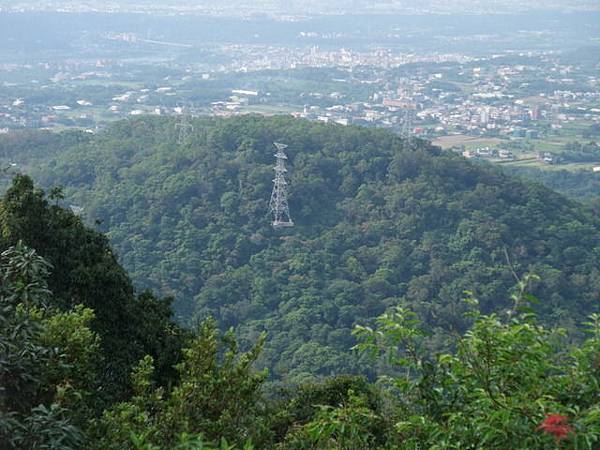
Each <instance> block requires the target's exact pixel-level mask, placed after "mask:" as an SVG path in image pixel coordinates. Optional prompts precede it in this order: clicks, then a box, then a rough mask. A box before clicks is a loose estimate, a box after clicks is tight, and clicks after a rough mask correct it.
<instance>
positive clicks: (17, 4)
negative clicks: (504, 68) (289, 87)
mask: <svg viewBox="0 0 600 450" xmlns="http://www.w3.org/2000/svg"><path fill="white" fill-rule="evenodd" d="M0 8H1V9H2V10H7V9H13V10H14V9H46V10H48V9H50V10H51V9H62V10H72V11H76V10H101V11H102V10H115V9H121V8H127V9H138V10H139V9H143V8H148V9H152V10H160V9H185V10H195V11H198V12H202V11H203V10H230V11H236V12H238V13H244V12H245V11H248V12H261V11H264V12H271V13H272V12H277V13H286V12H290V13H302V12H305V13H320V12H324V13H335V12H340V13H352V12H377V13H385V12H399V11H402V12H415V13H428V12H434V13H464V12H519V11H524V10H537V11H540V10H553V11H557V10H558V11H572V10H582V9H594V10H600V0H68V1H67V0H0Z"/></svg>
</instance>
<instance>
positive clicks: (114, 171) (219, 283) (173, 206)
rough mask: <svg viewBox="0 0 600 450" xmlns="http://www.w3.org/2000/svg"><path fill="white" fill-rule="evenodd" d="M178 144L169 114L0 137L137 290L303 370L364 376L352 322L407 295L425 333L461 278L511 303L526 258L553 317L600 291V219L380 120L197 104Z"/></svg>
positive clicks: (564, 317) (570, 318)
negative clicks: (285, 182)
mask: <svg viewBox="0 0 600 450" xmlns="http://www.w3.org/2000/svg"><path fill="white" fill-rule="evenodd" d="M193 125H194V131H193V133H192V134H191V136H190V137H189V139H188V141H187V142H185V143H184V144H182V145H179V144H177V133H178V130H177V129H176V127H175V121H174V120H173V119H169V118H143V119H136V120H130V121H124V122H119V123H116V124H114V125H112V126H111V127H110V128H108V129H107V130H105V131H103V132H100V133H99V134H97V135H94V136H92V135H87V134H83V133H81V134H77V133H68V134H64V135H61V136H54V135H48V136H43V135H42V136H40V135H24V136H13V137H8V138H3V140H2V141H0V152H1V155H0V156H2V158H3V160H6V161H14V162H15V163H17V164H19V165H21V166H22V167H23V169H24V170H26V171H28V172H29V173H31V174H33V175H34V176H35V178H36V179H37V180H39V182H40V183H41V185H42V186H44V187H46V188H50V187H52V186H64V188H65V189H64V194H65V199H64V200H61V199H60V198H58V197H60V195H59V196H58V197H57V199H56V201H57V202H58V203H59V204H64V205H70V204H73V205H77V206H81V207H84V208H85V209H84V213H83V214H84V219H85V220H86V221H87V222H88V223H89V224H91V225H94V224H96V225H94V226H96V227H97V228H98V229H99V230H100V231H105V232H106V233H107V236H108V237H109V239H110V241H111V243H112V245H113V246H114V248H115V251H116V254H117V256H118V258H119V260H120V261H121V262H122V264H123V265H124V266H125V267H126V268H127V269H128V270H129V271H130V273H131V275H132V277H133V280H134V282H135V283H136V284H137V285H138V286H140V287H149V288H153V289H155V290H156V291H158V292H160V294H161V295H166V296H173V297H174V298H175V302H174V306H175V309H176V314H177V316H178V318H179V319H180V321H182V322H183V323H187V324H192V323H197V322H198V321H200V320H202V319H204V318H206V317H208V316H213V317H215V319H216V320H217V323H218V325H219V326H220V327H222V328H224V329H225V328H228V327H230V326H235V327H237V333H238V335H239V337H240V339H241V343H242V345H243V346H248V345H249V344H250V343H252V342H255V341H256V340H257V338H258V336H260V334H261V333H262V332H263V331H266V332H267V333H268V337H267V341H266V344H265V348H264V351H263V352H262V353H261V356H260V357H259V364H260V365H262V366H266V367H269V368H270V369H271V376H272V378H273V379H275V380H283V381H285V382H288V383H299V382H303V381H310V380H313V379H314V377H315V376H323V375H330V374H335V373H348V372H350V373H366V374H369V375H374V373H375V372H377V371H378V369H377V366H376V365H370V364H363V363H361V360H360V359H359V358H357V357H356V356H355V355H353V354H352V353H351V351H350V348H351V347H352V346H353V345H354V344H355V339H354V337H353V336H352V335H351V331H352V330H353V328H354V326H355V325H356V324H359V323H360V324H368V323H370V321H371V320H372V319H374V318H375V317H377V316H378V315H380V314H382V313H384V312H385V311H386V309H388V308H390V307H392V306H397V305H403V306H405V307H410V308H412V309H413V310H415V311H416V312H417V313H418V315H419V316H420V317H421V318H422V319H423V320H424V321H425V323H427V326H428V328H429V329H430V330H432V331H433V333H431V335H430V336H429V337H428V338H427V340H426V345H427V346H428V347H429V348H443V347H444V346H445V345H446V343H447V342H448V340H447V339H446V337H447V335H448V334H450V333H454V332H460V331H462V330H464V327H465V326H466V324H465V319H464V317H463V312H464V310H465V306H464V303H463V302H462V301H461V299H462V298H463V297H464V295H465V294H464V291H465V290H470V291H472V292H473V295H475V296H476V297H477V298H478V299H479V301H480V304H481V307H482V309H483V311H484V312H489V311H492V310H498V311H501V310H506V308H508V307H509V304H508V303H507V302H506V298H507V295H506V292H507V291H508V290H510V288H511V287H512V286H513V285H514V284H515V274H516V275H518V276H520V275H522V274H524V273H526V272H534V273H536V274H538V275H539V276H540V277H541V281H538V282H535V283H533V285H532V291H533V293H535V294H536V295H537V296H538V297H540V298H542V299H543V300H544V301H543V303H542V304H541V305H535V308H537V309H538V310H539V311H540V313H541V316H542V319H543V320H544V321H546V322H551V323H553V324H557V323H559V324H563V325H565V326H567V327H568V328H574V327H575V324H577V323H578V322H580V321H581V320H582V319H583V318H584V317H585V315H586V314H588V313H590V312H593V311H594V310H596V309H597V305H598V302H599V300H600V269H599V264H598V261H599V257H600V233H599V231H600V230H599V225H600V222H599V221H598V219H596V218H595V217H594V215H592V214H591V213H590V212H587V211H586V210H584V209H583V208H582V207H581V206H580V205H579V204H577V203H575V202H573V201H570V200H567V199H565V198H563V197H562V196H560V195H558V194H556V193H554V192H552V191H550V190H548V189H546V188H544V187H541V186H539V185H534V184H528V183H525V182H522V181H517V180H515V179H512V178H510V177H508V176H506V175H503V174H501V173H500V172H499V171H497V170H495V169H493V168H487V167H478V166H475V165H472V164H471V163H469V162H467V161H465V160H464V159H462V158H461V157H458V156H455V155H451V154H448V153H442V152H441V151H439V150H438V149H436V148H433V147H430V146H428V145H427V144H424V143H419V144H418V145H416V146H415V147H414V148H407V147H406V146H405V144H404V143H403V142H402V140H401V139H399V138H398V137H396V136H394V135H392V134H391V133H388V132H385V131H381V130H370V129H364V128H355V127H348V128H345V127H341V126H330V125H324V124H317V123H309V122H305V121H298V120H293V119H289V118H262V117H255V116H248V117H241V118H235V119H227V120H220V119H208V118H206V119H195V120H194V122H193ZM274 141H280V142H284V143H286V144H288V145H289V148H288V149H287V153H288V157H289V181H290V208H291V214H292V217H293V219H294V221H295V223H296V226H295V227H293V228H291V229H286V230H285V231H281V230H278V231H275V230H273V229H272V228H271V226H270V220H269V217H268V216H267V205H268V200H269V195H270V190H271V187H272V178H273V170H272V164H273V162H274V158H273V150H274V148H273V145H272V144H273V142H274Z"/></svg>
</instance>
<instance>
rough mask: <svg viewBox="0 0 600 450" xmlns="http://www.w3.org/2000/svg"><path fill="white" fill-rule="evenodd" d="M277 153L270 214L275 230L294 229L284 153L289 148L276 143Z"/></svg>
mask: <svg viewBox="0 0 600 450" xmlns="http://www.w3.org/2000/svg"><path fill="white" fill-rule="evenodd" d="M275 147H276V148H277V153H276V154H275V158H277V162H276V163H275V167H274V170H275V179H274V180H273V192H272V193H271V200H270V201H269V213H270V214H272V216H273V222H272V223H271V224H272V225H273V228H275V229H277V228H283V227H293V226H294V222H293V221H292V218H291V217H290V207H289V205H288V201H287V181H285V173H286V172H287V169H286V168H285V161H286V159H287V155H286V154H285V152H284V151H283V150H284V149H286V148H287V145H285V144H280V143H278V142H275Z"/></svg>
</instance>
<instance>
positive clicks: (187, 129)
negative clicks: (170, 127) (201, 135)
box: [175, 107, 194, 145]
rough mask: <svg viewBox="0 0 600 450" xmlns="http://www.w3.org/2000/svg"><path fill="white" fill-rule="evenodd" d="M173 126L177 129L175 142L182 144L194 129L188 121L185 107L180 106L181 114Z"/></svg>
mask: <svg viewBox="0 0 600 450" xmlns="http://www.w3.org/2000/svg"><path fill="white" fill-rule="evenodd" d="M175 128H176V129H178V130H179V134H178V136H177V143H178V144H179V145H183V144H185V143H186V142H187V140H188V137H189V135H190V134H191V133H192V132H193V131H194V126H193V125H192V124H191V123H190V122H189V117H188V115H187V114H186V111H185V108H184V107H181V114H179V117H178V118H177V123H176V124H175Z"/></svg>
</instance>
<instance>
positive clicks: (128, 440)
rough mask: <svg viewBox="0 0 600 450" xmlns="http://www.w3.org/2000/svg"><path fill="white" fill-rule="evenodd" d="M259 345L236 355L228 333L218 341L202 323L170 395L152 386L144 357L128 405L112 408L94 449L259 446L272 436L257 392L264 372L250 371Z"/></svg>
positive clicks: (149, 360) (99, 427)
mask: <svg viewBox="0 0 600 450" xmlns="http://www.w3.org/2000/svg"><path fill="white" fill-rule="evenodd" d="M262 341H263V340H262V339H261V340H260V341H259V343H258V344H257V345H256V346H255V347H254V348H253V349H252V350H250V351H249V352H247V353H240V352H239V350H238V348H237V343H236V340H235V338H234V336H233V333H232V332H231V331H230V332H228V333H225V334H224V335H222V336H219V333H218V331H217V329H216V327H215V324H214V323H213V322H212V321H210V320H208V321H206V322H204V323H203V324H202V325H201V326H200V329H199V331H198V334H197V336H196V337H195V338H194V339H193V340H192V342H191V344H190V346H189V347H187V348H186V349H184V350H183V361H182V363H181V364H179V365H178V367H177V370H178V372H179V374H180V380H179V384H178V385H177V386H175V387H173V389H172V390H165V389H163V388H162V387H158V388H157V387H155V386H154V385H153V382H152V375H153V371H154V369H153V363H152V358H150V357H146V358H145V359H144V360H143V361H142V362H141V363H140V365H139V366H138V367H137V369H136V371H135V373H134V374H133V378H134V387H135V395H134V397H133V398H132V400H131V401H130V402H126V403H120V404H118V405H115V406H114V407H113V408H112V409H110V410H108V411H107V412H106V413H105V414H104V417H103V418H102V420H101V421H100V422H99V423H98V424H97V426H96V432H95V433H94V434H95V439H96V440H97V444H96V448H99V449H107V450H108V449H113V448H119V449H127V448H139V447H135V446H134V444H135V445H140V444H141V443H143V444H144V445H146V446H148V445H151V446H157V447H156V448H164V449H167V448H175V447H176V446H177V444H178V443H180V442H181V440H182V437H183V436H196V437H198V436H205V437H206V438H207V439H208V440H209V441H212V442H218V441H219V440H220V439H223V438H225V439H227V440H228V441H229V442H232V443H237V444H239V445H243V443H244V442H246V441H252V442H254V443H258V444H260V445H261V447H262V445H264V444H265V443H266V442H269V439H268V438H269V437H270V436H269V434H270V433H269V430H268V428H267V420H266V419H267V417H266V415H265V413H264V410H265V405H264V403H263V401H262V398H261V395H260V393H259V390H260V387H261V385H262V383H263V381H264V379H265V377H266V372H255V371H254V370H253V368H252V365H253V363H254V361H255V360H256V358H257V356H258V354H259V352H260V349H261V347H262ZM132 437H133V438H132ZM136 441H137V444H136ZM144 448H146V447H144ZM152 448H155V447H152ZM193 448H195V447H193Z"/></svg>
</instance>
